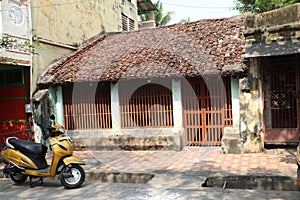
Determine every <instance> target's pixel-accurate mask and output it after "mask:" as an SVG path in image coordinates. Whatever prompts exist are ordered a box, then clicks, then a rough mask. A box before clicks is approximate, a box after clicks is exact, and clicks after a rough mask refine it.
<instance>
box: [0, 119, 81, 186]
mask: <svg viewBox="0 0 300 200" xmlns="http://www.w3.org/2000/svg"><path fill="white" fill-rule="evenodd" d="M50 119H51V120H53V122H54V123H53V124H52V125H51V128H48V129H49V137H50V138H49V143H50V148H51V149H52V151H53V159H52V163H51V165H48V164H47V161H46V158H45V157H46V153H47V146H46V145H44V144H38V143H34V142H31V141H26V140H19V139H18V138H16V137H9V138H7V139H6V147H5V148H4V150H3V151H2V153H1V154H2V159H3V161H4V162H5V163H6V165H5V168H4V169H3V172H4V173H6V174H8V175H9V177H10V178H11V180H12V181H13V182H15V183H17V184H22V183H24V182H25V181H26V179H27V177H28V176H29V178H30V186H31V187H33V184H34V183H37V182H41V183H43V177H54V176H56V175H59V177H60V181H61V183H62V184H63V185H64V186H65V188H69V189H72V188H77V187H79V186H80V185H81V184H82V183H83V182H84V179H85V172H84V170H83V168H82V167H81V166H80V165H83V164H84V162H83V161H82V160H81V159H79V158H76V157H73V156H72V154H73V148H72V140H71V138H70V137H69V136H67V135H64V132H65V130H64V128H63V126H61V125H60V124H59V123H55V117H54V115H51V116H50ZM33 178H39V180H38V181H35V182H33V181H32V179H33Z"/></svg>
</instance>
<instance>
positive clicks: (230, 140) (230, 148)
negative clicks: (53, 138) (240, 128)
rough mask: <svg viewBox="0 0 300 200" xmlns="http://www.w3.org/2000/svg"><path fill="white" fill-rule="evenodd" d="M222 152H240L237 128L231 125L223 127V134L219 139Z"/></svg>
mask: <svg viewBox="0 0 300 200" xmlns="http://www.w3.org/2000/svg"><path fill="white" fill-rule="evenodd" d="M221 145H222V151H223V153H232V154H239V153H241V139H240V135H239V134H237V130H236V129H234V128H231V127H226V128H225V129H224V136H223V137H222V141H221Z"/></svg>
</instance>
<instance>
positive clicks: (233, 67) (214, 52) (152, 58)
mask: <svg viewBox="0 0 300 200" xmlns="http://www.w3.org/2000/svg"><path fill="white" fill-rule="evenodd" d="M244 20H245V19H244V17H243V16H239V17H236V18H224V19H213V20H201V21H197V22H191V23H186V24H183V25H171V26H166V27H161V28H155V29H143V30H139V31H133V32H117V33H106V34H100V35H98V36H96V37H94V38H92V39H90V40H89V41H88V42H87V43H86V44H84V45H83V46H81V47H80V48H79V49H78V50H77V51H75V52H74V53H71V54H70V55H68V56H66V57H65V58H63V59H61V60H59V61H58V62H56V63H54V64H52V65H49V67H48V69H47V70H45V71H44V73H43V74H42V76H41V77H40V78H39V80H38V88H39V89H41V90H42V89H44V90H45V89H46V91H47V93H48V94H49V97H50V99H52V101H51V102H50V103H49V104H50V105H49V106H50V107H55V108H56V109H55V110H56V115H58V116H63V118H58V119H59V122H61V123H63V124H64V125H65V127H66V129H67V130H68V133H69V134H70V135H71V136H73V138H75V139H76V138H77V139H78V140H77V141H78V143H77V145H82V146H88V147H92V148H98V149H102V148H106V149H112V148H122V149H175V150H179V149H181V148H182V147H183V146H185V145H220V143H221V138H222V137H223V135H224V134H226V132H230V133H233V132H236V130H237V131H238V130H239V118H240V117H239V76H242V75H243V74H244V73H245V70H246V65H245V63H244V55H245V46H244V45H245V38H244V35H243V31H244ZM233 105H234V106H233Z"/></svg>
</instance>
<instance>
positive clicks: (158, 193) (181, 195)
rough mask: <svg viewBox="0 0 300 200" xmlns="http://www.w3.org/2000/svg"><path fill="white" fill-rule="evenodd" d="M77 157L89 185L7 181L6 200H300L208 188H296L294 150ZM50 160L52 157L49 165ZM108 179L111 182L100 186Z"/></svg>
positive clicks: (295, 195)
mask: <svg viewBox="0 0 300 200" xmlns="http://www.w3.org/2000/svg"><path fill="white" fill-rule="evenodd" d="M74 154H75V156H78V157H80V158H82V159H84V160H85V161H86V165H85V166H84V168H85V170H86V182H85V183H84V184H83V185H82V187H81V188H78V189H75V190H66V189H64V188H63V186H62V185H61V184H60V181H59V180H52V179H44V184H43V185H41V184H38V185H36V186H35V187H34V188H30V186H29V181H27V182H26V183H25V184H24V185H20V186H19V185H15V184H13V183H12V182H11V181H10V180H9V179H3V178H2V179H0V199H20V198H22V199H83V198H84V199H129V200H131V199H139V200H144V199H164V200H168V199H218V200H219V199H251V200H252V199H274V200H275V199H300V192H298V191H286V190H287V189H288V190H289V188H285V189H282V190H278V189H277V190H276V189H275V190H264V189H263V190H257V188H256V190H249V189H247V185H245V188H246V189H230V188H229V187H225V189H222V187H218V188H216V187H215V188H208V187H202V184H203V183H204V182H205V180H206V178H207V177H210V176H217V177H224V176H229V175H230V176H237V177H238V176H247V177H248V176H249V177H255V176H260V177H261V176H263V177H273V176H274V177H287V178H290V180H291V181H292V183H293V180H294V179H295V177H296V163H295V150H294V149H270V150H266V151H265V152H264V153H259V154H239V155H235V154H222V152H221V150H220V148H218V147H217V148H216V147H211V148H210V147H209V148H207V147H202V148H192V147H189V148H185V149H183V150H182V151H180V152H175V151H89V150H87V151H76V152H74ZM50 157H51V153H49V155H48V160H49V162H50ZM2 166H3V165H2ZM147 174H148V175H149V174H150V175H154V177H153V178H152V179H151V180H150V179H149V181H148V182H147V183H145V184H133V183H124V182H138V183H140V182H143V181H139V180H141V179H143V178H144V179H145V177H147V176H145V175H147ZM103 177H104V178H103ZM104 179H105V180H106V181H108V182H100V181H101V180H104ZM269 179H270V178H269ZM270 180H271V182H270V185H275V186H284V185H287V184H288V183H290V182H291V181H290V182H285V181H280V182H279V181H278V180H272V179H270ZM116 182H118V183H116ZM120 182H121V183H120ZM122 182H123V183H122ZM230 184H231V183H230V182H228V184H227V186H229V185H230ZM242 184H245V182H244V183H241V185H242ZM291 190H292V189H291ZM293 190H294V189H293Z"/></svg>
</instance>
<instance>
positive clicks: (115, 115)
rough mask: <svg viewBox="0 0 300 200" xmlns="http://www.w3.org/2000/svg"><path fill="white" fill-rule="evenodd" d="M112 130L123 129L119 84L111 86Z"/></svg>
mask: <svg viewBox="0 0 300 200" xmlns="http://www.w3.org/2000/svg"><path fill="white" fill-rule="evenodd" d="M110 93H111V118H112V129H113V130H114V129H115V130H119V129H121V113H120V105H119V84H118V83H116V84H113V83H111V84H110Z"/></svg>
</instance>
